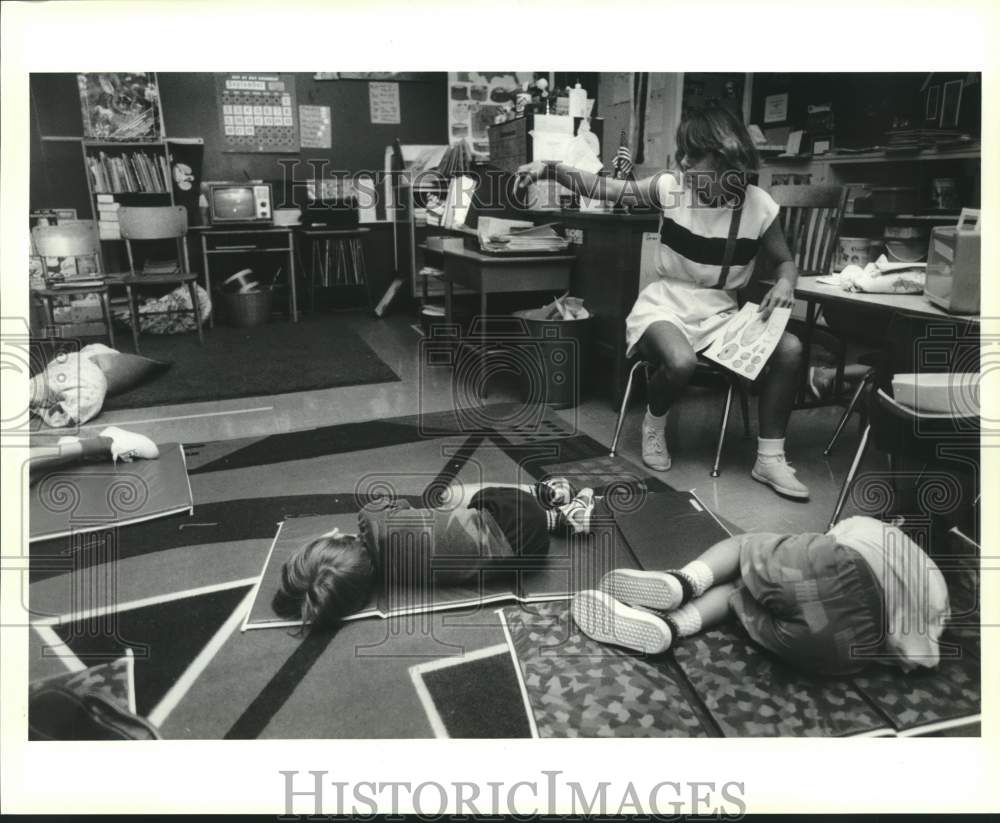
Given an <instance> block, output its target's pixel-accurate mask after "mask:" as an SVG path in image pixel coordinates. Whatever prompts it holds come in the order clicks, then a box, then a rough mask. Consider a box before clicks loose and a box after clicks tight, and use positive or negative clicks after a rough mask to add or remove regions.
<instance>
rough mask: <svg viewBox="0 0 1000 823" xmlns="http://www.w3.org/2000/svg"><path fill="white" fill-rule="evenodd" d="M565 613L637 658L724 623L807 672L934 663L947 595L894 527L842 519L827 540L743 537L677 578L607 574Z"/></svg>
mask: <svg viewBox="0 0 1000 823" xmlns="http://www.w3.org/2000/svg"><path fill="white" fill-rule="evenodd" d="M600 589H601V590H600V591H589V590H588V591H582V592H579V593H578V594H577V595H576V596H575V598H574V599H573V605H572V614H573V619H574V620H575V621H576V624H577V625H578V626H579V627H580V629H581V631H583V632H584V634H586V635H588V636H589V637H592V638H593V639H595V640H597V641H599V642H601V643H613V644H615V645H619V646H624V647H626V648H629V649H634V650H636V651H641V652H645V653H647V654H658V653H660V652H664V651H666V650H667V649H668V648H670V646H671V644H672V643H673V642H674V641H675V639H676V638H680V637H687V636H689V635H693V634H696V633H697V632H699V631H701V630H703V629H707V628H710V627H712V626H714V625H716V624H718V623H720V622H722V620H724V619H725V618H726V617H727V615H728V614H729V613H730V610H731V611H732V612H733V613H734V614H735V615H736V618H737V619H738V620H739V621H740V623H742V625H743V627H744V628H745V629H746V631H747V633H748V634H749V635H750V637H751V638H753V640H754V641H756V642H757V643H759V644H760V645H761V646H764V647H765V648H766V649H769V650H770V651H772V652H774V653H775V654H776V655H778V657H780V658H781V659H782V660H784V661H785V662H787V663H789V664H792V665H794V666H797V667H799V668H803V669H807V670H809V671H811V672H814V673H817V674H826V675H844V674H851V673H854V672H856V671H858V670H860V669H861V668H863V667H864V665H865V664H866V663H867V662H868V661H870V660H872V659H877V660H879V662H883V663H897V664H898V665H900V666H902V667H903V669H906V670H909V669H912V668H915V667H917V666H926V667H928V668H931V667H934V666H936V665H937V663H938V659H939V651H938V639H939V638H940V636H941V632H942V631H943V628H944V623H945V621H946V620H947V619H948V613H949V612H948V609H949V607H948V590H947V588H946V586H945V582H944V578H943V577H942V575H941V571H940V570H939V569H938V567H937V565H936V564H935V563H934V561H933V560H932V559H931V558H930V557H928V556H927V555H926V554H925V553H924V552H923V550H921V548H920V547H919V546H918V545H917V544H916V543H914V542H913V541H912V540H910V538H908V537H907V536H906V535H905V534H903V532H902V531H900V530H899V529H898V528H896V527H895V526H890V525H887V524H885V523H881V522H879V521H878V520H874V519H872V518H870V517H851V518H849V519H847V520H844V521H842V522H840V523H838V524H837V525H836V526H834V527H833V528H832V529H831V530H830V531H829V532H828V533H827V534H795V535H776V534H742V535H736V536H734V537H730V538H728V539H726V540H723V541H722V542H720V543H716V544H715V545H714V546H712V547H711V548H709V549H708V550H707V551H706V552H704V553H703V554H702V555H701V556H700V557H699V558H698V559H697V560H693V561H692V562H690V563H688V564H687V565H686V566H684V568H683V569H680V570H678V571H666V572H645V571H634V570H629V569H619V570H615V571H612V572H609V573H608V574H607V575H605V576H604V578H603V579H602V580H601V583H600Z"/></svg>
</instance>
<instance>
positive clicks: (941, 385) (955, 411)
mask: <svg viewBox="0 0 1000 823" xmlns="http://www.w3.org/2000/svg"><path fill="white" fill-rule="evenodd" d="M892 394H893V397H894V398H895V400H896V401H897V402H898V403H900V404H902V405H904V406H908V407H909V408H911V409H914V410H916V411H919V412H925V413H928V414H950V415H953V416H955V417H978V416H979V373H978V372H970V373H967V374H966V373H960V374H954V373H943V374H897V375H895V376H894V377H893V378H892Z"/></svg>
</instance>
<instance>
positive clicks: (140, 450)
mask: <svg viewBox="0 0 1000 823" xmlns="http://www.w3.org/2000/svg"><path fill="white" fill-rule="evenodd" d="M100 436H101V437H109V438H111V459H112V460H113V461H114V462H116V463H117V462H118V461H119V460H123V461H125V462H126V463H129V462H131V461H132V460H134V459H135V458H137V457H142V458H145V459H146V460H154V459H155V458H157V457H159V456H160V450H159V449H158V448H156V444H155V443H154V442H153V441H152V440H150V439H149V438H148V437H146V436H145V435H142V434H136V433H135V432H128V431H125V430H124V429H119V428H118V427H117V426H108V427H107V428H106V429H105V430H104V431H102V432H101V433H100Z"/></svg>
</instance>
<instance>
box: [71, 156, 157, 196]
mask: <svg viewBox="0 0 1000 823" xmlns="http://www.w3.org/2000/svg"><path fill="white" fill-rule="evenodd" d="M87 167H88V169H89V171H90V180H91V183H92V185H93V189H94V192H95V194H96V193H102V194H104V193H109V192H110V193H116V194H125V193H134V192H140V193H147V192H149V193H156V194H165V193H166V192H168V191H169V188H168V181H169V180H170V173H169V169H168V166H167V160H166V158H165V157H163V156H158V157H155V156H153V155H151V154H148V153H145V152H141V151H134V152H122V153H121V154H120V155H109V154H107V152H104V151H100V152H98V153H97V154H91V155H88V157H87Z"/></svg>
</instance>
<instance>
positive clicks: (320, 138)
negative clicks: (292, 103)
mask: <svg viewBox="0 0 1000 823" xmlns="http://www.w3.org/2000/svg"><path fill="white" fill-rule="evenodd" d="M299 140H300V144H301V146H302V148H304V149H328V148H331V147H332V145H333V134H332V131H331V128H330V107H329V106H299Z"/></svg>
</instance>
